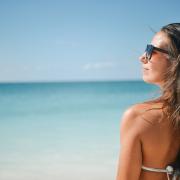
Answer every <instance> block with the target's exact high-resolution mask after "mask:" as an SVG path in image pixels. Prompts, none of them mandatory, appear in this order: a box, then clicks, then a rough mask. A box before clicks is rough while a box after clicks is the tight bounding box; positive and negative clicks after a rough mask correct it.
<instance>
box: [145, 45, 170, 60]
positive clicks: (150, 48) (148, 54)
mask: <svg viewBox="0 0 180 180" xmlns="http://www.w3.org/2000/svg"><path fill="white" fill-rule="evenodd" d="M153 51H159V52H162V53H165V54H169V52H168V51H166V50H164V49H161V48H157V47H155V46H153V45H152V44H148V45H147V46H146V49H145V55H146V59H147V60H148V61H150V59H151V57H152V53H153Z"/></svg>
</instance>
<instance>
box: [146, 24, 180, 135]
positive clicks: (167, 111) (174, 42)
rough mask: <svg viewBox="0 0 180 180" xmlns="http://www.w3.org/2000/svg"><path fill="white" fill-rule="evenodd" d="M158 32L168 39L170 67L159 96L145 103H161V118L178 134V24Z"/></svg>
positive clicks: (179, 119)
mask: <svg viewBox="0 0 180 180" xmlns="http://www.w3.org/2000/svg"><path fill="white" fill-rule="evenodd" d="M160 31H161V32H163V33H165V34H166V36H167V38H168V39H169V44H168V47H167V50H168V52H169V57H168V58H169V61H170V62H171V65H170V66H169V68H168V70H167V72H166V74H165V76H164V85H163V87H162V89H161V96H160V97H159V98H157V99H155V100H151V101H148V102H147V103H162V110H163V115H164V116H163V117H165V118H166V119H167V120H169V121H170V122H171V124H172V125H173V127H174V130H178V131H179V132H180V23H173V24H168V25H166V26H163V27H162V28H161V30H160ZM152 109H154V108H152ZM149 110H150V109H149Z"/></svg>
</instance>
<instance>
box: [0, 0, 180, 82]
mask: <svg viewBox="0 0 180 180" xmlns="http://www.w3.org/2000/svg"><path fill="white" fill-rule="evenodd" d="M179 7H180V1H179V0H172V1H167V0H158V1H157V0H151V1H147V0H134V1H132V0H125V1H122V0H0V82H51V81H53V82H54V81H102V80H103V81H104V80H105V81H106V80H108V81H109V80H141V79H142V77H141V76H142V73H141V63H140V61H139V59H138V57H139V56H140V55H141V53H143V51H144V49H145V46H146V44H147V43H150V41H151V39H152V37H153V35H154V32H153V31H152V30H151V29H153V30H155V31H159V29H160V28H161V27H162V26H164V25H167V24H169V23H173V22H180V11H179Z"/></svg>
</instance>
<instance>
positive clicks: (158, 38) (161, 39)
mask: <svg viewBox="0 0 180 180" xmlns="http://www.w3.org/2000/svg"><path fill="white" fill-rule="evenodd" d="M169 43H170V40H169V38H168V37H167V35H166V34H165V33H164V32H162V31H159V32H157V33H156V34H155V35H154V37H153V38H152V41H151V44H152V45H154V46H156V47H159V48H165V47H167V46H168V44H169Z"/></svg>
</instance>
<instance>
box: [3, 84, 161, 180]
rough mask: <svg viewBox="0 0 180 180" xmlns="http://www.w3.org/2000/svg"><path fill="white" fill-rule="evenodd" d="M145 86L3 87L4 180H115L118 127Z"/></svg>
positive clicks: (151, 93)
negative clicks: (125, 112)
mask: <svg viewBox="0 0 180 180" xmlns="http://www.w3.org/2000/svg"><path fill="white" fill-rule="evenodd" d="M157 96H158V88H157V87H156V86H154V85H151V84H147V83H145V82H143V81H107V82H106V81H102V82H101V81H99V82H49V83H45V82H43V83H1V84H0V180H114V179H115V177H116V171H117V164H118V156H119V152H120V142H119V141H120V132H119V128H120V124H121V117H122V115H123V112H124V111H125V110H126V109H127V108H129V107H130V106H132V105H134V104H136V103H140V102H143V101H146V100H148V99H153V98H155V97H157Z"/></svg>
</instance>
